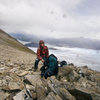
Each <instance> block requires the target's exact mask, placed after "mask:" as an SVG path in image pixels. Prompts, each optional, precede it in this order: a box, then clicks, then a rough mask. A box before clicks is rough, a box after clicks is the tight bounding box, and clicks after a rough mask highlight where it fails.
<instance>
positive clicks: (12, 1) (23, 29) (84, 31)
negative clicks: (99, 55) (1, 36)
mask: <svg viewBox="0 0 100 100" xmlns="http://www.w3.org/2000/svg"><path fill="white" fill-rule="evenodd" d="M88 2H89V0H88V1H87V3H88ZM83 4H86V0H85V3H83V0H70V1H69V0H42V1H41V0H0V28H2V29H4V30H5V31H7V32H9V33H18V32H19V33H26V34H35V35H38V36H47V37H56V38H61V37H80V36H81V37H88V38H96V39H98V36H100V31H99V27H100V22H99V20H100V16H99V15H98V17H97V15H95V16H94V15H90V16H89V15H87V14H85V15H83V14H82V12H81V11H80V10H76V9H78V8H80V6H82V7H85V5H84V6H83ZM97 7H98V8H99V9H100V7H99V6H97Z"/></svg>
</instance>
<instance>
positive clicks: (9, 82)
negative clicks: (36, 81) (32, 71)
mask: <svg viewBox="0 0 100 100" xmlns="http://www.w3.org/2000/svg"><path fill="white" fill-rule="evenodd" d="M1 84H2V89H3V90H6V91H16V90H22V89H23V88H24V84H23V82H22V80H21V79H20V78H19V77H18V76H17V75H16V74H14V73H10V74H9V76H5V77H3V79H2V83H1Z"/></svg>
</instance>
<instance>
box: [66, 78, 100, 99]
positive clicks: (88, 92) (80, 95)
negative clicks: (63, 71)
mask: <svg viewBox="0 0 100 100" xmlns="http://www.w3.org/2000/svg"><path fill="white" fill-rule="evenodd" d="M65 88H66V89H67V90H68V91H69V92H70V93H71V94H72V95H73V96H74V97H75V98H76V99H77V100H99V97H100V89H99V88H98V87H97V84H96V83H94V82H91V81H89V80H87V79H85V78H81V79H80V80H79V81H78V82H73V83H71V84H66V86H65ZM94 97H96V98H98V99H96V98H94Z"/></svg>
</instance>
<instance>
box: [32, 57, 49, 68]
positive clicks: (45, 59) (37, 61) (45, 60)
mask: <svg viewBox="0 0 100 100" xmlns="http://www.w3.org/2000/svg"><path fill="white" fill-rule="evenodd" d="M43 59H44V63H43V66H46V64H47V58H45V57H43ZM39 61H40V59H38V58H36V59H35V64H34V69H38V64H39Z"/></svg>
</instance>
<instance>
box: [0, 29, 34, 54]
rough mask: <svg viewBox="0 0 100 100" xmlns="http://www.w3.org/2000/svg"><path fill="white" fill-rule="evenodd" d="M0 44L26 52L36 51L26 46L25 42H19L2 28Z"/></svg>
mask: <svg viewBox="0 0 100 100" xmlns="http://www.w3.org/2000/svg"><path fill="white" fill-rule="evenodd" d="M0 45H5V46H10V47H13V48H16V49H18V50H21V51H24V52H29V53H34V52H33V51H32V50H30V49H28V48H27V47H25V46H24V45H23V44H21V43H20V42H18V41H17V40H16V39H15V38H13V37H11V36H10V35H8V34H7V33H6V32H4V31H3V30H1V29H0Z"/></svg>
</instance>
